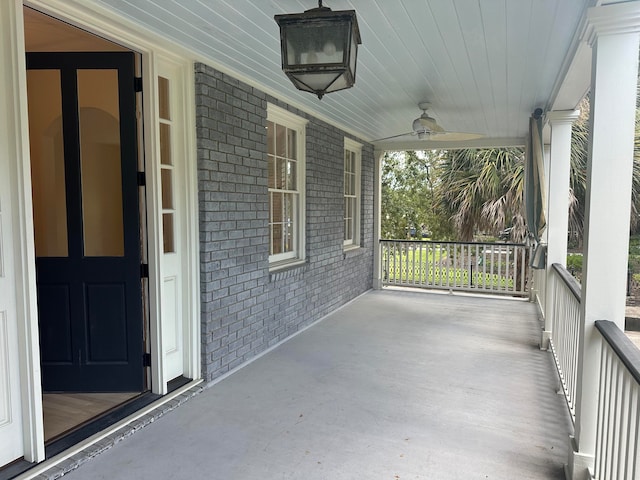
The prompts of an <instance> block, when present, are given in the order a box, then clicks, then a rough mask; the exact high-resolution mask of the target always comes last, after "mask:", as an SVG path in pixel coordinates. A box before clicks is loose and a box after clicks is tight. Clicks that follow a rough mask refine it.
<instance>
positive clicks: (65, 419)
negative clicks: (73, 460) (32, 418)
mask: <svg viewBox="0 0 640 480" xmlns="http://www.w3.org/2000/svg"><path fill="white" fill-rule="evenodd" d="M138 395H140V393H139V392H134V393H45V394H44V395H43V396H42V400H43V402H42V403H43V404H42V407H43V414H44V437H45V442H48V441H50V440H52V439H54V438H56V437H58V436H60V435H61V434H63V433H65V432H68V431H70V430H73V429H75V428H76V427H79V426H80V425H82V424H84V423H85V422H87V421H89V420H91V419H93V418H95V417H98V416H100V415H102V414H104V413H106V412H108V411H109V410H112V409H113V408H115V407H117V406H119V405H122V404H123V403H125V402H127V401H129V400H131V399H132V398H135V397H137V396H138Z"/></svg>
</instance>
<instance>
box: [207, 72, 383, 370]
mask: <svg viewBox="0 0 640 480" xmlns="http://www.w3.org/2000/svg"><path fill="white" fill-rule="evenodd" d="M195 71H196V77H195V81H196V107H197V108H196V113H197V118H196V127H197V132H196V133H197V137H198V143H197V146H198V187H199V193H198V201H199V207H200V212H201V213H200V219H199V224H200V230H201V233H200V259H201V299H202V302H203V303H202V308H201V311H202V325H203V326H202V331H203V335H202V342H203V345H202V351H203V355H202V362H203V365H202V368H203V372H204V377H205V379H207V380H212V379H214V378H216V377H218V376H219V375H222V374H224V373H226V372H227V371H229V369H231V368H234V367H236V366H238V365H240V364H242V363H243V362H245V361H247V360H248V359H250V358H252V357H253V356H254V355H256V354H258V353H260V352H261V351H264V350H265V349H266V348H268V347H269V346H272V345H274V344H275V343H277V342H278V341H280V340H282V339H284V338H286V337H287V336H288V335H291V334H293V333H295V332H296V331H298V330H299V329H300V328H301V327H302V326H304V325H308V324H310V323H312V322H313V321H315V320H317V319H319V318H321V317H322V316H324V315H326V314H327V313H329V312H330V311H331V310H333V309H335V308H336V307H338V306H340V305H342V304H344V303H345V302H347V301H349V300H350V299H352V298H354V297H355V296H356V295H358V294H360V293H362V292H363V291H365V290H366V289H368V288H369V287H370V285H371V279H372V270H373V251H372V246H373V188H374V183H375V182H374V179H373V172H374V169H373V165H374V159H373V148H372V147H371V146H369V145H365V147H364V148H363V152H362V212H361V216H362V219H361V220H362V222H361V236H362V245H363V247H364V248H363V249H362V252H359V253H358V255H357V256H356V255H350V256H348V257H347V258H345V257H344V255H343V249H342V228H343V227H342V208H343V207H342V204H343V199H342V181H343V179H342V158H343V156H342V149H343V138H344V136H345V134H344V132H341V131H339V130H338V129H336V128H335V127H333V126H330V125H328V124H326V123H324V122H321V121H319V120H317V119H314V118H311V117H308V116H306V114H304V113H301V112H300V111H298V110H296V109H294V108H289V107H288V106H287V105H286V104H285V103H283V102H281V101H279V100H276V99H274V98H272V97H269V96H267V95H266V94H265V93H264V92H261V91H259V90H257V89H255V88H253V87H251V86H249V85H246V84H244V83H243V82H240V81H238V80H237V79H234V78H232V77H230V76H228V75H226V74H223V73H221V72H218V71H216V70H215V69H213V68H211V67H209V66H206V65H203V64H197V65H196V66H195ZM267 99H268V101H270V102H272V103H274V104H276V105H278V106H280V107H282V108H285V109H289V110H290V111H291V112H292V113H295V114H297V115H300V116H303V117H306V118H307V119H308V120H309V124H308V126H307V135H306V143H307V154H306V161H307V163H306V167H307V178H306V182H307V205H306V211H307V228H306V231H307V238H306V240H307V251H308V254H309V255H308V263H307V264H305V265H303V266H301V267H298V268H295V269H293V270H292V271H289V272H286V273H279V274H278V275H271V274H270V273H269V268H268V249H269V246H268V234H269V229H268V218H269V209H268V190H267V179H266V175H267V157H266V130H265V126H266V107H267Z"/></svg>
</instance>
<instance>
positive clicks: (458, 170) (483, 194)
mask: <svg viewBox="0 0 640 480" xmlns="http://www.w3.org/2000/svg"><path fill="white" fill-rule="evenodd" d="M436 175H437V179H438V181H437V184H436V193H437V195H436V198H437V201H436V208H437V209H438V211H439V213H440V214H441V215H445V216H448V217H450V218H451V219H452V222H453V224H454V226H455V228H456V230H457V232H458V236H459V239H460V240H464V241H470V240H472V239H473V236H474V234H475V233H476V232H479V231H482V232H486V233H492V234H497V233H498V232H500V231H501V230H504V229H505V227H506V226H511V227H513V228H512V230H511V238H512V239H513V240H515V241H522V240H523V239H524V237H525V235H526V231H525V228H524V225H525V222H524V217H523V214H522V199H523V191H524V153H523V150H522V149H520V148H505V149H497V148H491V149H481V150H475V149H466V150H451V151H449V152H447V154H446V155H444V156H443V157H442V160H441V161H440V162H439V163H438V164H437V166H436Z"/></svg>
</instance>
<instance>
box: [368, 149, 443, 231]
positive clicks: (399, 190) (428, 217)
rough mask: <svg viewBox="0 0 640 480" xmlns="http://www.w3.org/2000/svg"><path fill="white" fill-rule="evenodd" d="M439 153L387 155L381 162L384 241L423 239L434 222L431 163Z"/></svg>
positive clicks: (394, 153) (390, 153)
mask: <svg viewBox="0 0 640 480" xmlns="http://www.w3.org/2000/svg"><path fill="white" fill-rule="evenodd" d="M439 155H440V154H439V152H422V151H421V152H415V151H408V152H387V153H386V154H385V156H384V158H383V161H382V218H381V224H382V226H381V228H382V232H381V233H382V238H385V239H398V238H409V237H410V235H411V233H412V232H414V233H415V235H416V236H417V237H418V238H420V236H421V232H422V231H423V230H425V229H426V230H430V229H431V228H432V223H433V208H432V201H433V182H432V171H431V170H432V164H433V163H434V161H435V159H437V158H438V156H439Z"/></svg>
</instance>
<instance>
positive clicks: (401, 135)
mask: <svg viewBox="0 0 640 480" xmlns="http://www.w3.org/2000/svg"><path fill="white" fill-rule="evenodd" d="M415 134H416V132H406V133H399V134H398V135H391V136H390V137H384V138H377V139H375V140H371V143H374V142H381V141H383V140H391V139H392V138H399V137H404V136H406V135H415Z"/></svg>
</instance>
